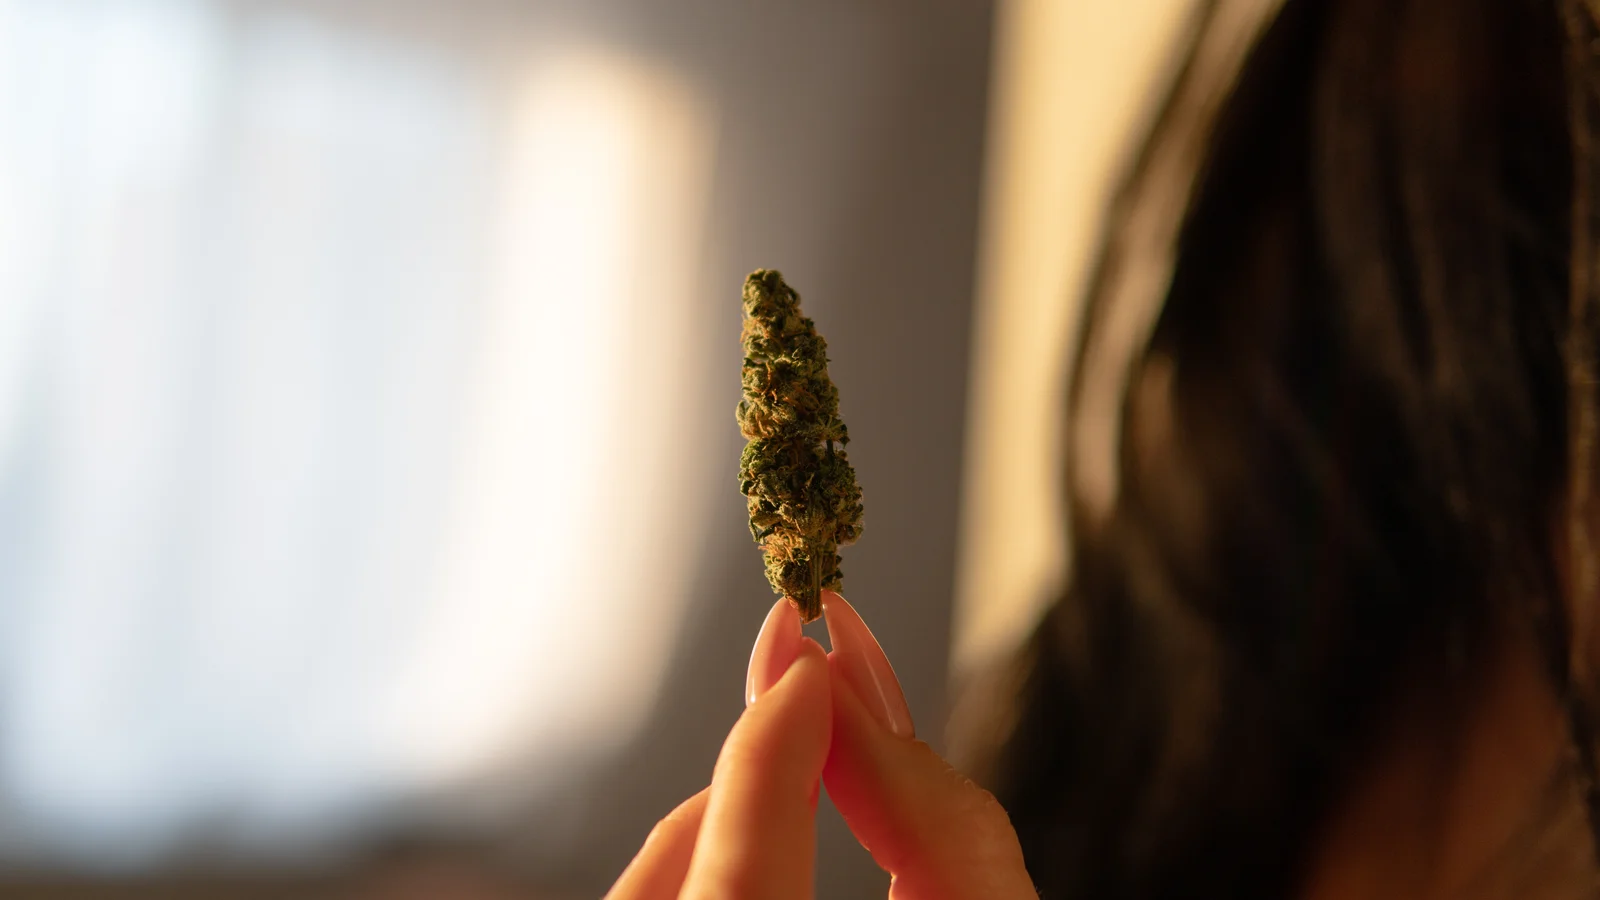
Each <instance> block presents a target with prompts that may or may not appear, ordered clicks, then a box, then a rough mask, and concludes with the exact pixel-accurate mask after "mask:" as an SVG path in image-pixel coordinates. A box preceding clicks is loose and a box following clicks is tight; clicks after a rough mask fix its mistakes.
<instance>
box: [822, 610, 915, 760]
mask: <svg viewBox="0 0 1600 900" xmlns="http://www.w3.org/2000/svg"><path fill="white" fill-rule="evenodd" d="M822 613H823V615H824V616H826V617H827V620H828V641H829V643H831V644H833V654H832V655H833V657H834V658H835V659H836V660H837V661H838V665H839V669H840V671H842V672H843V673H844V677H845V680H846V681H848V682H849V683H850V686H851V687H852V688H855V691H856V694H857V695H858V696H860V697H861V701H862V702H863V703H865V704H866V705H867V709H868V710H870V711H871V712H872V715H873V717H874V718H876V719H877V720H878V722H879V723H880V724H881V725H883V727H884V728H887V729H889V732H890V733H891V734H894V735H896V736H898V737H904V738H909V737H911V736H913V735H914V734H915V733H916V730H915V728H913V727H912V724H911V710H910V708H909V707H907V706H906V695H905V692H903V691H901V690H900V679H898V678H896V677H894V666H891V665H889V657H887V656H885V655H884V654H883V648H882V647H880V646H878V639H877V638H875V637H873V636H872V632H871V631H870V630H868V628H867V623H866V622H863V621H861V616H860V614H858V613H857V612H856V611H855V607H853V606H851V605H850V604H849V603H847V602H845V599H844V598H843V597H841V596H839V595H838V594H835V593H834V592H833V591H823V592H822Z"/></svg>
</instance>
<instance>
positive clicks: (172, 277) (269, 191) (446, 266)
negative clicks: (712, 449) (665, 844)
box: [0, 0, 726, 865]
mask: <svg viewBox="0 0 1600 900" xmlns="http://www.w3.org/2000/svg"><path fill="white" fill-rule="evenodd" d="M478 5H482V6H484V7H485V8H487V4H476V3H474V2H467V0H462V2H454V3H449V4H433V5H432V7H431V10H432V11H431V12H421V11H419V10H421V9H422V8H421V7H418V6H416V5H414V4H412V5H405V6H404V9H406V10H407V12H406V13H405V15H406V16H409V17H410V20H408V21H406V22H404V23H400V24H396V25H395V26H394V27H389V26H390V24H391V23H390V22H389V21H388V20H387V14H386V12H385V9H386V8H387V7H386V6H385V5H384V4H349V5H344V4H322V5H317V4H291V3H276V2H252V3H230V2H202V0H98V2H93V0H0V823H4V824H3V825H0V855H5V856H10V857H13V858H19V857H28V858H41V857H42V858H57V857H60V858H69V859H73V860H77V861H80V862H82V861H88V862H92V863H98V864H109V865H116V864H120V863H137V862H139V861H141V860H143V859H146V858H148V857H149V856H151V855H152V854H158V853H160V852H162V851H163V850H164V849H166V848H168V847H170V846H172V845H173V844H174V843H178V842H183V841H186V840H192V839H194V837H195V835H197V834H204V835H206V836H207V839H208V840H220V841H223V842H226V840H227V839H228V838H227V837H226V835H229V834H236V835H237V836H239V838H240V839H241V840H248V839H249V838H250V837H251V836H252V835H259V834H261V833H264V832H270V833H276V834H280V835H290V834H292V835H293V836H294V839H295V840H297V841H300V842H303V843H306V844H312V843H315V842H318V841H322V840H325V839H326V838H327V837H328V835H329V834H330V832H337V831H338V830H339V829H340V828H342V827H343V825H344V824H348V823H349V822H351V821H354V820H355V819H358V818H359V817H360V816H361V815H363V814H364V812H365V811H368V810H370V809H372V808H375V807H378V806H381V805H382V804H384V803H388V802H393V801H394V800H395V798H396V797H403V796H406V795H408V794H411V793H425V792H427V791H430V790H435V789H438V788H440V787H441V786H447V785H450V784H453V783H458V782H460V781H462V780H464V779H471V778H473V777H475V776H476V775H477V774H479V773H482V772H485V771H491V770H493V769H494V767H495V766H497V765H500V764H502V763H504V762H505V761H506V760H508V759H512V758H515V759H517V760H519V761H520V762H521V763H522V764H523V765H524V767H525V768H524V771H532V772H537V771H547V772H550V773H555V774H553V775H552V777H560V773H561V772H563V771H565V770H564V769H563V768H562V766H563V765H566V764H569V763H572V764H575V763H573V761H575V760H580V759H582V758H587V757H591V756H593V755H595V754H597V753H602V752H604V751H605V750H606V749H607V748H610V747H615V746H618V745H619V743H620V742H622V741H625V740H626V739H627V737H628V736H629V733H630V729H631V728H632V727H633V725H634V723H636V722H637V720H638V719H639V717H640V715H641V711H642V710H644V709H645V708H646V707H647V706H648V704H649V703H650V701H651V696H652V694H651V690H652V688H651V685H652V683H653V682H654V681H655V680H656V675H658V674H659V672H660V671H661V669H662V667H663V666H664V665H665V664H666V662H667V660H666V658H665V657H666V654H668V653H669V652H670V650H671V648H672V646H673V642H672V640H671V637H672V634H673V630H672V629H673V625H672V623H673V622H674V621H675V616H676V614H677V613H678V612H679V611H681V609H682V606H683V603H684V597H683V594H684V590H685V588H684V585H685V579H686V578H687V577H688V569H689V567H690V566H691V565H692V564H693V559H692V558H691V557H692V554H691V553H688V552H685V550H684V548H686V547H693V546H695V541H696V538H695V535H696V529H697V527H698V525H697V523H698V522H699V521H700V518H699V516H700V502H701V501H700V499H699V498H703V497H706V496H708V495H709V493H710V492H709V490H708V488H707V477H708V474H710V473H708V472H706V471H705V470H706V465H705V463H704V462H703V461H702V460H701V459H699V458H698V457H697V456H696V455H695V446H694V443H693V441H691V440H688V439H687V438H686V439H684V440H679V441H662V440H660V439H659V438H658V437H657V438H651V437H648V436H660V435H663V434H684V435H688V434H693V433H695V432H696V430H697V429H699V428H700V427H701V426H702V423H704V422H707V421H710V422H716V423H719V424H720V423H722V422H723V419H724V418H725V417H726V416H725V413H726V410H723V409H720V408H718V409H715V410H712V409H707V408H706V407H705V405H704V404H703V403H702V402H701V401H699V400H697V399H696V398H697V397H700V396H703V395H704V393H705V392H704V391H701V390H698V389H697V388H698V385H697V384H694V383H692V381H693V378H694V373H695V372H697V371H698V369H697V368H696V367H695V366H694V365H693V364H692V363H693V361H694V360H695V358H696V357H697V356H698V355H699V354H701V352H702V351H703V349H704V348H703V347H701V345H700V343H699V341H700V340H701V338H700V336H699V335H700V329H699V328H698V327H697V324H696V323H697V317H698V316H699V315H700V313H699V307H698V306H697V304H698V302H699V301H698V300H697V299H696V298H697V297H699V296H700V293H701V292H699V291H698V290H697V285H696V283H695V281H696V276H697V271H696V268H695V260H697V259H698V258H699V257H698V255H697V248H698V241H699V240H700V235H701V233H702V224H703V223H702V221H701V219H702V210H701V207H702V203H703V196H704V194H705V193H706V191H707V187H706V185H707V181H708V179H709V173H710V171H711V159H710V153H711V146H712V144H711V130H712V128H713V125H714V123H713V122H712V121H711V117H710V114H709V112H708V111H707V109H706V108H705V107H704V106H703V104H701V102H700V99H699V96H698V94H697V92H696V90H695V86H694V85H693V84H692V83H690V82H689V81H686V80H684V79H683V78H682V77H680V76H679V75H678V74H677V73H675V72H674V71H672V70H671V69H668V68H663V67H661V66H659V65H657V64H655V63H653V62H652V61H650V60H648V59H641V58H638V57H636V56H633V55H629V54H626V53H622V52H619V51H617V50H615V49H613V48H608V47H606V46H603V45H596V44H594V43H592V42H589V41H586V40H585V39H584V37H583V35H582V34H579V33H565V34H564V33H560V32H550V33H547V34H546V39H545V40H543V41H542V42H541V43H540V44H539V45H538V46H513V47H507V46H505V41H504V40H503V35H501V34H499V33H498V32H497V28H496V25H495V22H494V20H493V18H492V17H491V16H490V15H489V14H488V13H485V14H484V15H483V16H482V17H481V19H475V18H474V12H475V7H476V6H478ZM394 8H395V9H397V10H398V9H400V8H401V6H400V5H396V6H395V7H394ZM322 9H326V10H328V12H326V13H323V12H320V11H319V10H322ZM428 16H433V17H435V18H436V19H437V20H438V22H437V23H436V24H439V25H440V27H438V28H437V29H433V28H430V27H427V26H428V22H427V21H425V20H426V19H427V17H428ZM395 17H396V18H397V19H398V18H400V13H399V12H396V13H395ZM418 17H422V19H423V20H424V21H422V22H421V24H420V25H419V23H418V21H416V20H417V18H418ZM445 25H448V27H444V26H445ZM434 33H437V34H439V35H441V36H440V37H437V38H434V37H429V36H428V35H430V34H434ZM667 534H670V535H671V539H670V540H668V539H666V538H665V537H664V535H667ZM640 585H648V586H649V589H650V591H651V600H650V602H648V603H640V602H638V596H637V592H638V588H639V586H640ZM541 762H547V763H550V765H548V766H540V765H538V763H541ZM219 832H220V833H221V834H222V835H223V837H218V833H219Z"/></svg>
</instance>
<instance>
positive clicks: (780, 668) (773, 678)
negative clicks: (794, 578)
mask: <svg viewBox="0 0 1600 900" xmlns="http://www.w3.org/2000/svg"><path fill="white" fill-rule="evenodd" d="M799 653H800V613H798V612H796V611H795V608H794V604H792V603H790V602H789V601H788V600H787V599H785V598H780V599H779V600H778V602H777V603H774V604H773V605H772V610H771V612H768V613H767V619H766V621H765V622H762V623H761V631H760V633H759V634H757V635H756V645H755V646H754V647H753V648H751V650H750V669H749V672H748V674H746V675H745V681H744V702H745V705H746V706H749V705H750V704H752V703H754V702H756V698H758V697H760V696H761V695H762V694H764V693H766V692H767V691H768V690H769V689H771V687H772V686H773V685H775V684H777V683H778V679H780V678H782V677H783V673H784V672H787V671H788V670H789V665H790V664H791V663H793V662H794V659H795V657H796V656H798V655H799Z"/></svg>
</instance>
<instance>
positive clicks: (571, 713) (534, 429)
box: [396, 52, 712, 779]
mask: <svg viewBox="0 0 1600 900" xmlns="http://www.w3.org/2000/svg"><path fill="white" fill-rule="evenodd" d="M516 102H517V112H516V114H515V116H514V132H513V135H512V137H511V144H510V156H509V166H510V171H509V172H508V174H507V178H506V180H505V189H504V193H503V197H504V204H503V213H502V217H501V220H500V225H499V240H498V243H497V245H496V252H497V257H498V264H497V266H496V269H495V271H496V273H497V282H496V284H495V286H494V287H493V289H492V293H491V298H490V307H489V309H488V311H487V314H486V316H485V318H484V323H483V334H482V343H481V345H480V347H479V349H478V353H479V357H478V359H477V362H476V375H475V378H474V381H473V387H472V390H471V395H470V400H469V405H468V407H467V409H466V414H465V418H464V421H463V423H462V425H463V428H464V431H463V434H462V442H461V447H462V449H463V454H462V456H461V459H460V465H459V471H458V482H457V484H458V492H457V495H456V497H455V503H454V506H453V513H452V518H451V520H450V524H449V527H448V528H447V529H446V534H447V535H448V539H449V544H448V546H447V548H446V550H445V556H444V561H443V564H442V568H441V570H440V575H439V578H438V582H437V586H436V588H435V601H434V602H435V604H436V605H435V608H434V613H433V616H434V624H433V625H432V626H431V627H429V628H428V629H427V630H426V632H425V633H426V635H427V638H428V643H427V646H426V648H425V650H424V652H423V653H422V654H421V655H420V656H419V657H418V659H417V661H416V667H415V669H414V670H413V672H412V678H411V680H410V681H408V682H406V683H405V684H406V689H405V690H404V691H402V692H401V693H400V694H399V695H397V697H396V702H397V703H400V704H403V706H404V708H405V710H406V712H407V720H408V721H409V722H411V723H412V724H413V726H414V727H413V729H412V730H411V732H410V733H409V735H408V736H407V738H406V744H407V746H408V747H409V748H410V749H411V751H412V752H413V753H414V762H415V764H416V765H417V766H418V767H419V769H420V771H422V772H424V773H426V774H427V777H429V778H444V779H449V778H454V777H459V776H469V775H471V774H472V773H474V772H478V771H481V770H482V769H483V767H484V766H486V765H490V764H493V763H497V762H504V761H507V760H508V759H510V758H512V757H515V758H516V759H517V760H518V761H519V762H521V763H527V766H526V768H524V771H532V772H538V771H541V770H543V771H550V772H552V773H555V774H554V775H553V777H560V775H559V773H560V772H561V769H560V768H559V767H551V768H546V765H547V764H551V763H554V762H556V761H559V760H568V761H570V760H571V759H572V758H573V757H574V755H577V754H593V753H596V752H604V750H605V749H606V748H608V747H613V746H615V745H617V744H618V743H619V742H621V741H623V740H625V739H626V738H627V737H628V736H629V735H630V734H631V733H632V731H633V729H634V728H635V727H636V726H637V725H639V724H640V723H641V722H642V720H643V718H644V715H645V713H646V711H647V710H648V706H649V703H650V701H651V700H652V698H653V697H654V696H655V685H656V684H657V682H658V681H659V679H660V676H661V675H662V673H663V670H664V668H665V665H666V663H667V661H668V658H669V655H670V653H671V652H672V650H673V647H674V638H675V635H676V634H677V627H676V622H677V621H678V618H679V616H680V614H681V613H682V611H683V609H684V607H685V604H686V601H687V597H686V585H687V577H688V575H689V574H690V573H689V566H690V565H692V563H693V562H694V560H695V558H696V557H697V555H698V547H699V545H700V539H699V536H698V533H697V528H698V524H699V522H698V519H699V517H698V514H697V510H698V509H699V502H698V501H697V499H696V498H697V497H699V496H702V495H703V494H704V493H705V490H706V487H705V486H704V485H702V484H700V483H699V481H698V480H697V479H695V478H692V477H690V473H692V472H693V471H695V470H696V468H697V467H696V466H695V459H696V457H697V446H696V445H697V443H698V442H697V435H696V427H695V423H696V422H698V421H701V420H703V417H702V416H700V415H697V412H698V402H697V401H695V400H693V399H692V390H691V385H690V384H689V379H690V375H691V373H692V372H693V370H694V366H693V365H691V363H692V361H693V359H694V358H695V356H696V355H698V354H699V353H700V352H702V351H703V349H704V348H703V345H702V344H700V343H699V342H698V338H697V331H699V332H703V331H704V329H703V328H701V329H696V328H694V327H693V324H694V320H695V319H696V318H698V317H696V316H693V315H690V314H689V313H690V311H691V310H693V309H694V308H696V307H697V306H698V305H699V304H698V303H697V302H696V299H695V293H696V288H695V283H694V282H695V278H694V275H695V268H696V264H695V262H694V261H695V260H698V258H699V253H698V238H699V234H700V231H701V227H700V215H701V205H702V204H703V202H704V197H705V196H706V193H707V190H708V180H709V176H710V138H711V124H712V123H711V121H710V118H709V115H708V113H707V111H706V110H705V109H704V108H703V107H701V106H700V105H698V104H697V102H696V98H695V96H694V94H693V93H692V91H691V90H690V89H689V87H688V86H687V85H686V84H684V83H683V82H682V81H681V80H679V79H677V78H675V77H673V74H672V73H670V72H663V71H659V70H653V69H650V68H648V67H645V66H643V65H641V64H640V63H639V62H637V61H636V60H633V59H630V58H627V57H623V56H618V55H615V54H606V53H602V52H590V53H575V54H569V55H567V56H565V57H563V58H562V59H560V60H559V61H555V62H552V63H550V64H547V65H543V66H540V67H538V68H537V69H536V70H535V71H534V72H533V73H532V74H531V75H530V76H529V77H528V80H527V83H526V85H525V89H524V91H523V93H522V94H521V96H520V97H519V98H518V100H517V101H516Z"/></svg>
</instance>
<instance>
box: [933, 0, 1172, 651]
mask: <svg viewBox="0 0 1600 900" xmlns="http://www.w3.org/2000/svg"><path fill="white" fill-rule="evenodd" d="M1191 3H1192V0H1117V2H1107V0H1007V2H1003V3H1001V4H1000V13H999V22H998V25H997V29H996V35H995V41H996V44H995V50H996V52H995V58H994V59H995V61H994V74H993V87H992V89H991V90H992V95H991V96H992V103H991V113H990V121H989V138H990V141H989V151H988V172H987V174H986V183H985V192H986V194H985V210H984V222H983V235H982V251H981V259H980V263H979V276H978V301H977V302H978V306H977V313H976V320H975V334H974V343H973V348H974V352H973V373H972V388H971V395H970V401H969V402H970V409H969V411H968V412H969V414H968V431H967V434H968V437H967V448H966V449H967V453H966V473H965V486H964V497H963V504H964V506H963V534H962V543H961V558H960V564H959V571H958V576H957V597H956V613H955V615H956V621H955V632H954V640H953V644H952V654H953V663H954V673H955V675H956V676H957V677H960V676H961V675H963V674H964V673H967V672H970V671H972V668H973V666H974V665H976V664H980V663H982V662H983V661H984V660H986V659H989V658H990V657H992V656H993V655H994V654H995V653H997V652H1003V651H1005V650H1008V649H1009V648H1011V647H1012V646H1013V645H1014V644H1015V642H1016V641H1017V640H1018V639H1020V637H1021V636H1022V634H1024V633H1025V632H1026V631H1027V629H1028V628H1029V627H1030V626H1031V625H1032V624H1033V622H1034V621H1035V618H1036V616H1037V614H1038V612H1039V611H1040V610H1041V609H1042V607H1043V605H1044V603H1045V602H1047V601H1048V600H1049V598H1050V596H1051V594H1052V592H1053V591H1054V590H1055V589H1056V588H1057V587H1058V586H1059V585H1060V583H1061V579H1062V578H1063V577H1064V576H1065V574H1066V573H1065V572H1064V571H1063V568H1062V565H1061V550H1060V548H1061V546H1062V538H1063V534H1062V529H1063V522H1062V517H1061V510H1060V503H1061V489H1060V485H1061V468H1062V467H1061V464H1060V459H1061V451H1060V444H1061V440H1060V434H1059V423H1060V421H1061V412H1062V409H1063V399H1062V398H1063V394H1062V388H1063V386H1064V382H1065V374H1064V373H1065V371H1066V362H1067V357H1068V348H1069V347H1070V344H1071V338H1072V336H1073V334H1074V332H1075V329H1076V320H1077V313H1078V303H1077V297H1078V293H1079V290H1080V287H1081V285H1082V282H1083V280H1084V278H1085V277H1086V275H1087V267H1088V265H1089V264H1090V262H1091V260H1092V254H1093V252H1094V250H1095V243H1096V237H1097V234H1098V229H1099V223H1100V217H1101V214H1102V212H1103V210H1104V208H1105V205H1106V203H1107V202H1108V200H1109V196H1110V192H1111V190H1112V189H1113V188H1114V186H1115V183H1116V174H1117V172H1118V171H1119V168H1120V166H1121V164H1122V162H1123V160H1124V157H1125V151H1126V150H1127V149H1128V148H1129V147H1130V141H1131V140H1132V139H1135V138H1136V137H1137V136H1138V130H1139V128H1140V127H1141V124H1140V123H1141V122H1142V121H1143V120H1144V119H1145V117H1146V116H1147V114H1148V112H1149V111H1150V108H1151V106H1152V104H1153V102H1154V101H1155V100H1157V99H1158V97H1159V95H1160V93H1161V91H1162V89H1163V88H1164V87H1165V84H1166V79H1167V77H1168V68H1169V63H1170V57H1171V48H1172V47H1173V45H1174V43H1175V42H1176V41H1177V40H1178V39H1179V38H1180V35H1181V33H1182V30H1183V27H1184V25H1185V23H1186V20H1187V14H1188V11H1189V9H1190V6H1191Z"/></svg>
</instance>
